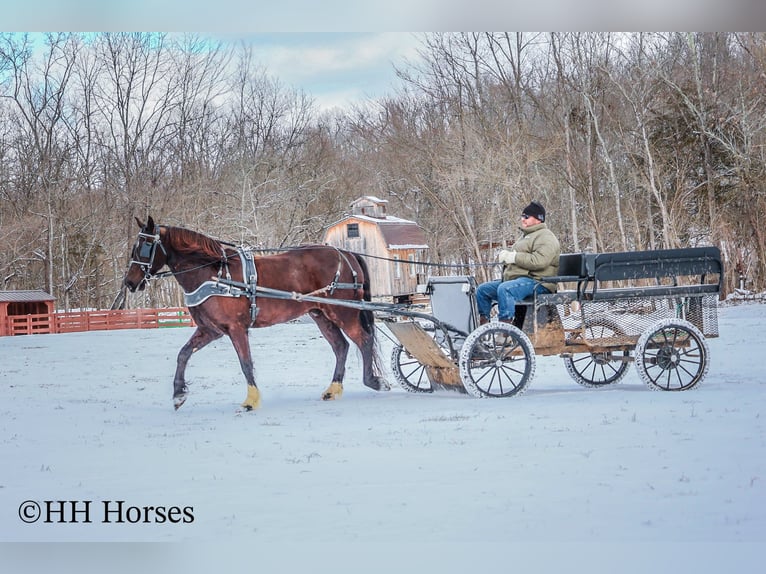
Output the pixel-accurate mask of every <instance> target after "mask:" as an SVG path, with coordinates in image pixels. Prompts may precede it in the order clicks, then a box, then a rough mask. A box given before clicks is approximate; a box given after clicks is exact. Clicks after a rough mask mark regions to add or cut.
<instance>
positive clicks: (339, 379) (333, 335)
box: [309, 309, 348, 401]
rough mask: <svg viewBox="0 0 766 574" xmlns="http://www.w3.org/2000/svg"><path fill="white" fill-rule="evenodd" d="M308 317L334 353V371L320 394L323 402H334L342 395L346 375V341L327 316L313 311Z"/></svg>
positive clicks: (316, 310)
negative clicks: (330, 380)
mask: <svg viewBox="0 0 766 574" xmlns="http://www.w3.org/2000/svg"><path fill="white" fill-rule="evenodd" d="M309 315H310V316H311V318H312V319H314V322H315V323H316V324H317V327H319V331H320V332H321V333H322V336H323V337H324V338H325V339H327V342H328V343H330V346H331V347H332V350H333V353H335V371H334V372H333V374H332V382H331V383H330V386H329V387H327V389H326V390H325V392H324V393H322V400H323V401H334V400H336V399H339V398H340V397H341V396H342V395H343V377H345V375H346V357H347V356H348V341H346V338H345V337H344V336H343V332H342V331H341V330H340V329H339V328H338V326H337V325H335V324H334V323H333V322H332V321H330V319H328V318H327V316H326V315H325V314H324V313H322V311H319V310H318V309H315V310H313V311H310V312H309Z"/></svg>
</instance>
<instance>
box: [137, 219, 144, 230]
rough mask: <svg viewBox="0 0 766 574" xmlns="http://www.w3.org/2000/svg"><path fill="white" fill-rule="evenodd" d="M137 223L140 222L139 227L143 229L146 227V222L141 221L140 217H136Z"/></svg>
mask: <svg viewBox="0 0 766 574" xmlns="http://www.w3.org/2000/svg"><path fill="white" fill-rule="evenodd" d="M136 223H138V227H139V228H140V229H143V228H144V224H143V223H141V220H140V219H139V218H138V217H136Z"/></svg>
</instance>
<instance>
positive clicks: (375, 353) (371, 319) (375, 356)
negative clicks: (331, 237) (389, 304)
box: [352, 253, 383, 374]
mask: <svg viewBox="0 0 766 574" xmlns="http://www.w3.org/2000/svg"><path fill="white" fill-rule="evenodd" d="M352 254H353V256H354V258H355V259H356V261H357V263H359V267H360V268H361V270H362V275H364V278H363V279H362V299H363V300H364V301H372V291H371V289H370V271H369V268H368V267H367V262H366V261H365V260H364V256H363V255H361V254H359V253H352ZM359 320H360V321H361V323H362V328H363V329H364V330H365V332H366V333H368V334H369V335H370V337H371V338H372V364H373V368H374V369H375V373H376V374H380V373H382V372H383V371H382V369H381V365H380V353H379V349H378V339H377V337H376V336H375V314H374V313H373V312H372V311H371V310H370V309H362V310H361V311H360V312H359Z"/></svg>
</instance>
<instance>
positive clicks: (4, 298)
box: [0, 289, 56, 303]
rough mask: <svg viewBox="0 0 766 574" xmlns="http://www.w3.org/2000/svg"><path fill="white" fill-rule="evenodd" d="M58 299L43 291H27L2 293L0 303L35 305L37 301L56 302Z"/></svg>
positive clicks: (0, 293)
mask: <svg viewBox="0 0 766 574" xmlns="http://www.w3.org/2000/svg"><path fill="white" fill-rule="evenodd" d="M55 300H56V298H55V297H54V296H53V295H51V294H50V293H46V292H45V291H43V290H42V289H29V290H26V291H0V303H34V302H37V301H55Z"/></svg>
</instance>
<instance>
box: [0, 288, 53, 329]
mask: <svg viewBox="0 0 766 574" xmlns="http://www.w3.org/2000/svg"><path fill="white" fill-rule="evenodd" d="M55 301H56V298H55V297H53V295H51V294H49V293H46V292H45V291H42V290H40V289H33V290H28V291H0V336H4V335H13V334H15V332H16V331H17V329H15V328H14V325H15V324H16V323H17V322H19V321H21V320H22V319H23V320H24V321H25V322H30V321H31V322H33V323H34V324H35V325H36V326H37V327H39V331H40V332H48V331H47V330H46V328H49V326H50V316H52V315H53V311H54V303H55ZM25 324H26V323H25ZM34 330H35V332H37V331H38V329H34ZM24 332H29V331H28V330H27V329H26V328H25V329H24Z"/></svg>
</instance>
